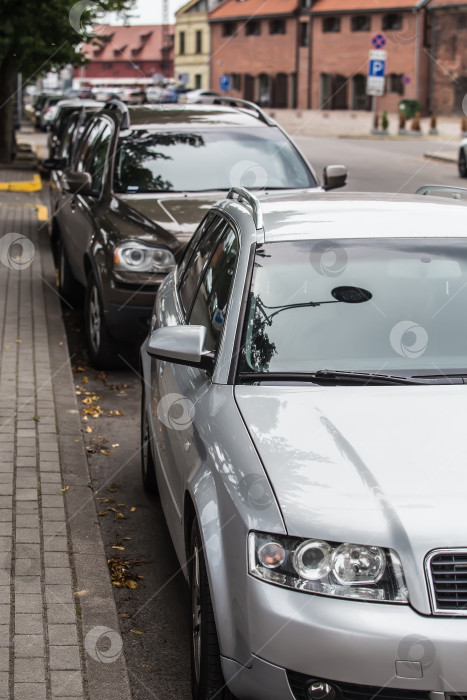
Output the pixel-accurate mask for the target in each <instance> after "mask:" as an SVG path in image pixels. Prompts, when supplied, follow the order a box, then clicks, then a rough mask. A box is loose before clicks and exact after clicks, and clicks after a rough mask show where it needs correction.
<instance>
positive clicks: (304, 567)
mask: <svg viewBox="0 0 467 700" xmlns="http://www.w3.org/2000/svg"><path fill="white" fill-rule="evenodd" d="M248 562H249V572H250V574H251V575H252V576H255V578H259V579H261V580H262V581H268V582H269V583H274V584H276V585H278V586H284V587H285V588H293V589H296V590H300V591H305V592H307V593H317V594H319V595H326V596H335V597H337V598H356V599H358V600H373V601H386V602H388V601H389V602H393V603H408V591H407V586H406V584H405V579H404V573H403V571H402V565H401V562H400V559H399V557H398V555H397V554H396V552H395V551H394V550H393V549H383V548H382V547H375V546H373V545H361V544H351V543H349V542H344V543H338V542H325V541H324V540H315V539H306V540H305V539H301V538H298V537H287V536H284V535H273V534H268V533H265V532H250V535H249V538H248Z"/></svg>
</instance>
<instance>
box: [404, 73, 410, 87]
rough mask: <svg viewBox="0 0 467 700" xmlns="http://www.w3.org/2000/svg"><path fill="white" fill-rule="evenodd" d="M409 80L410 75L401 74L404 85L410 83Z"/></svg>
mask: <svg viewBox="0 0 467 700" xmlns="http://www.w3.org/2000/svg"><path fill="white" fill-rule="evenodd" d="M410 80H411V78H410V75H403V76H402V82H403V84H404V85H409V84H410Z"/></svg>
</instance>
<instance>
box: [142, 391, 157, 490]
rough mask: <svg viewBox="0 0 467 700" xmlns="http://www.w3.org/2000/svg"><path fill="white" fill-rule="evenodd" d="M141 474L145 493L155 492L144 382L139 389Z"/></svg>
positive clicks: (154, 470)
mask: <svg viewBox="0 0 467 700" xmlns="http://www.w3.org/2000/svg"><path fill="white" fill-rule="evenodd" d="M141 476H142V479H143V488H144V490H145V491H146V492H147V493H157V481H156V465H155V464H154V457H153V455H152V449H151V443H150V438H149V421H148V414H147V411H146V394H145V391H144V384H143V387H142V391H141Z"/></svg>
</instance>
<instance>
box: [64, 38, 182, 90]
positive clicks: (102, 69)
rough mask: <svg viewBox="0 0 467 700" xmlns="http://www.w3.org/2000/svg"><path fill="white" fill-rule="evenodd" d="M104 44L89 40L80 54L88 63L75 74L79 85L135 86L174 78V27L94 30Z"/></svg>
mask: <svg viewBox="0 0 467 700" xmlns="http://www.w3.org/2000/svg"><path fill="white" fill-rule="evenodd" d="M94 33H95V34H96V35H97V36H98V37H101V36H105V37H109V41H107V42H106V43H103V42H99V41H98V40H92V41H91V42H89V43H87V44H84V45H83V48H82V52H83V53H84V54H85V56H86V58H88V60H89V63H88V64H87V65H85V66H82V67H80V68H78V69H76V71H75V78H77V79H79V81H80V82H81V84H91V85H99V84H103V83H105V84H108V85H132V84H134V85H137V84H147V83H150V82H152V76H153V75H154V74H160V75H163V76H165V77H167V78H171V77H172V76H173V26H172V25H171V26H170V27H169V28H168V32H165V33H164V31H163V27H162V26H161V25H134V26H132V27H123V26H109V25H106V26H102V27H95V28H94Z"/></svg>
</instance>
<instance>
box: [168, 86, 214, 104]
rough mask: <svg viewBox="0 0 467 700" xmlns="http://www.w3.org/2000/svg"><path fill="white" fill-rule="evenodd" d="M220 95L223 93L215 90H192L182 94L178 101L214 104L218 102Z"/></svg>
mask: <svg viewBox="0 0 467 700" xmlns="http://www.w3.org/2000/svg"><path fill="white" fill-rule="evenodd" d="M219 97H222V95H220V94H219V93H218V92H214V91H213V90H190V91H189V92H185V93H184V94H183V95H180V97H179V98H178V101H179V102H181V103H182V104H198V105H199V104H203V105H212V104H215V103H216V100H218V99H219Z"/></svg>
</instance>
